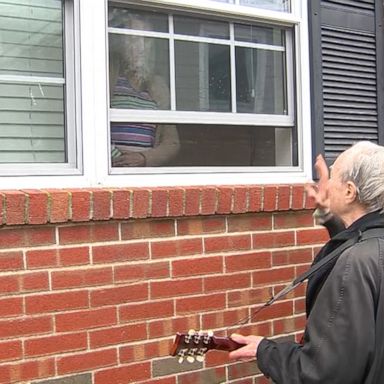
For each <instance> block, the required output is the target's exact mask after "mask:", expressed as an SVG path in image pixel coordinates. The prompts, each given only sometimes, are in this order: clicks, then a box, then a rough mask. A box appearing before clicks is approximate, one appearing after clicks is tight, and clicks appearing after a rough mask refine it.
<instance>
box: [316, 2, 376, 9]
mask: <svg viewBox="0 0 384 384" xmlns="http://www.w3.org/2000/svg"><path fill="white" fill-rule="evenodd" d="M322 5H325V6H327V5H330V6H331V5H336V6H342V7H345V8H346V9H351V10H357V11H359V10H360V11H366V10H368V11H374V10H375V0H324V1H322Z"/></svg>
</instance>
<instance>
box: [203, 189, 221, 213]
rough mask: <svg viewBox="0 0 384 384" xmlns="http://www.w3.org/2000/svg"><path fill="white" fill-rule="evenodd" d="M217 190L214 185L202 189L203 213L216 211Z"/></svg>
mask: <svg viewBox="0 0 384 384" xmlns="http://www.w3.org/2000/svg"><path fill="white" fill-rule="evenodd" d="M216 204H217V191H216V188H214V187H204V188H202V190H201V208H200V214H201V215H212V214H214V213H215V212H216Z"/></svg>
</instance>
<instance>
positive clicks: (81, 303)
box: [25, 291, 88, 314]
mask: <svg viewBox="0 0 384 384" xmlns="http://www.w3.org/2000/svg"><path fill="white" fill-rule="evenodd" d="M86 307H88V292H86V291H72V292H65V293H51V294H45V295H35V296H28V297H26V298H25V308H26V313H27V314H34V313H47V312H57V311H65V310H72V309H78V308H86Z"/></svg>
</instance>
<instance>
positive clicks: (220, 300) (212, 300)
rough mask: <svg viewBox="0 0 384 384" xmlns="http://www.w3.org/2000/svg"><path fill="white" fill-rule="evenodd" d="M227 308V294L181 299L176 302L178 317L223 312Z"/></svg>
mask: <svg viewBox="0 0 384 384" xmlns="http://www.w3.org/2000/svg"><path fill="white" fill-rule="evenodd" d="M223 308H225V293H216V294H210V295H204V296H194V297H187V298H180V299H179V300H177V301H176V313H177V315H184V314H188V313H196V312H206V311H213V310H222V309H223Z"/></svg>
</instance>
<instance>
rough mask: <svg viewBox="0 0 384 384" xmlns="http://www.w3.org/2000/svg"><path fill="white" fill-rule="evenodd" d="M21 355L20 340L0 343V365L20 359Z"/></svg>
mask: <svg viewBox="0 0 384 384" xmlns="http://www.w3.org/2000/svg"><path fill="white" fill-rule="evenodd" d="M22 354H23V347H22V343H21V341H20V340H17V341H13V340H12V341H6V342H2V343H0V361H1V362H2V364H4V361H9V360H16V359H17V360H18V359H21V357H22Z"/></svg>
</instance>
